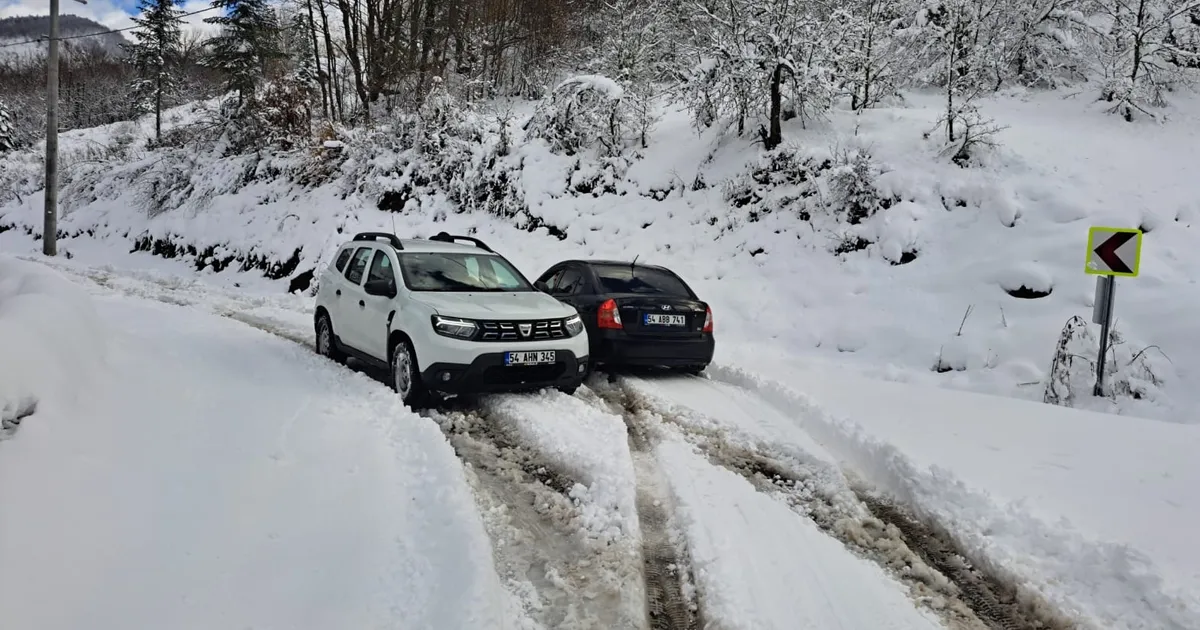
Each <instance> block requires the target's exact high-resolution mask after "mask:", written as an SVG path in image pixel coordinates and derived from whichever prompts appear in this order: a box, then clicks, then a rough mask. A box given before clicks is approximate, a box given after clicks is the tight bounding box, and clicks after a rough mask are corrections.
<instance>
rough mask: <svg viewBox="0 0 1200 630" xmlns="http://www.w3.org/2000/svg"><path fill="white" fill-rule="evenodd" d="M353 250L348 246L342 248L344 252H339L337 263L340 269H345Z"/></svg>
mask: <svg viewBox="0 0 1200 630" xmlns="http://www.w3.org/2000/svg"><path fill="white" fill-rule="evenodd" d="M351 251H352V250H351V249H350V248H349V247H347V248H346V249H343V250H342V253H340V254H338V257H337V263H335V266H336V267H337V270H338V271H344V270H345V269H346V263H348V262H350V252H351Z"/></svg>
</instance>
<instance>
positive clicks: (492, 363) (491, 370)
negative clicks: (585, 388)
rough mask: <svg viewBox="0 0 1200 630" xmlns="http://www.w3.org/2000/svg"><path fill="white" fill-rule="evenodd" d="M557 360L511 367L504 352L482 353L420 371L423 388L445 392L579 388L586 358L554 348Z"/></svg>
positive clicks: (466, 392)
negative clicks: (471, 358) (469, 359)
mask: <svg viewBox="0 0 1200 630" xmlns="http://www.w3.org/2000/svg"><path fill="white" fill-rule="evenodd" d="M555 352H556V353H557V356H556V358H557V359H558V361H557V362H556V363H553V364H547V365H531V366H516V367H510V366H506V365H504V353H503V352H489V353H487V354H481V355H479V356H477V357H476V358H475V360H474V361H472V362H471V363H470V364H463V363H434V364H433V365H430V366H428V367H426V368H425V370H424V371H423V372H421V382H422V383H424V384H425V387H426V389H429V390H432V391H437V392H443V393H447V394H483V393H499V392H520V391H531V390H537V389H542V388H545V387H567V388H569V387H578V386H579V384H580V383H582V382H583V378H584V376H586V375H587V371H588V357H586V356H583V357H576V356H575V353H574V352H571V351H570V350H561V349H556V350H555Z"/></svg>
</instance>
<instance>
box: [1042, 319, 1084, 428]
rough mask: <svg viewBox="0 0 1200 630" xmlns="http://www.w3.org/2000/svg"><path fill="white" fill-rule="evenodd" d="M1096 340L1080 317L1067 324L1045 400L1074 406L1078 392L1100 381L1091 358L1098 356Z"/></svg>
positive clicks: (1049, 379) (1057, 348) (1047, 384)
mask: <svg viewBox="0 0 1200 630" xmlns="http://www.w3.org/2000/svg"><path fill="white" fill-rule="evenodd" d="M1096 344H1097V342H1096V337H1095V336H1093V335H1092V331H1091V329H1089V328H1088V324H1087V322H1086V321H1084V320H1083V318H1082V317H1079V316H1078V315H1076V316H1075V317H1072V318H1071V319H1070V320H1068V321H1067V323H1066V325H1065V326H1063V329H1062V332H1061V333H1060V334H1059V336H1058V345H1057V346H1056V347H1055V349H1054V360H1053V361H1052V362H1051V364H1050V376H1049V378H1048V379H1047V380H1046V391H1045V393H1044V394H1043V395H1042V401H1043V402H1046V403H1049V404H1051V405H1062V406H1064V407H1070V406H1072V404H1073V403H1074V402H1075V396H1076V391H1077V390H1078V389H1080V388H1082V387H1084V386H1085V385H1086V386H1090V383H1091V381H1093V380H1094V379H1095V378H1096V363H1095V361H1093V360H1091V359H1089V358H1088V356H1087V355H1088V350H1089V349H1091V354H1092V356H1096V355H1097V354H1098V351H1097V350H1096V348H1097V345H1096Z"/></svg>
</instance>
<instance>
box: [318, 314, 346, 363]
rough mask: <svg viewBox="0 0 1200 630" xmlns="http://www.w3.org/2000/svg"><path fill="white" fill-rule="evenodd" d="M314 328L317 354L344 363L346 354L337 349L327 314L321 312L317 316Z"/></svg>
mask: <svg viewBox="0 0 1200 630" xmlns="http://www.w3.org/2000/svg"><path fill="white" fill-rule="evenodd" d="M314 330H315V331H316V350H317V354H319V355H321V356H323V357H325V358H326V359H329V360H330V361H333V362H334V363H345V362H346V355H345V354H343V353H342V351H341V350H338V347H337V342H336V338H335V337H334V335H333V322H331V321H329V314H327V313H321V314H320V315H319V316H317V321H316V324H315V325H314Z"/></svg>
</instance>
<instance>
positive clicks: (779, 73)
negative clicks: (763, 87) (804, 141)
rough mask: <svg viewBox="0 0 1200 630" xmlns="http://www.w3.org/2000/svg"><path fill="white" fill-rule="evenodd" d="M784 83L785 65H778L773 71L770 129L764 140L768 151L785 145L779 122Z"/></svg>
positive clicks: (781, 126) (764, 145)
mask: <svg viewBox="0 0 1200 630" xmlns="http://www.w3.org/2000/svg"><path fill="white" fill-rule="evenodd" d="M782 83H783V64H776V65H775V69H774V70H772V71H771V112H770V115H769V120H768V122H767V124H769V125H770V129H769V130H768V131H767V135H766V137H765V138H763V147H764V148H766V150H768V151H770V150H771V149H774V148H775V147H777V146H779V145H780V144H783V125H782V123H781V122H780V120H779V116H780V111H781V110H782V109H783V89H782V88H783V86H782Z"/></svg>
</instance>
